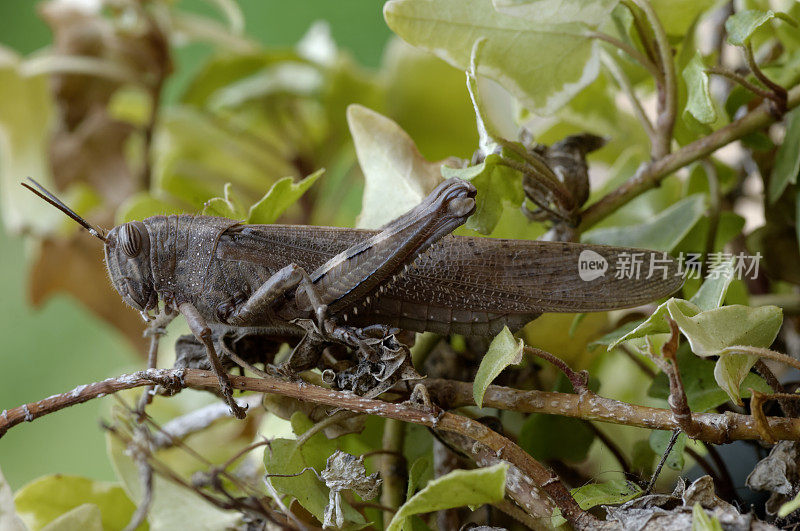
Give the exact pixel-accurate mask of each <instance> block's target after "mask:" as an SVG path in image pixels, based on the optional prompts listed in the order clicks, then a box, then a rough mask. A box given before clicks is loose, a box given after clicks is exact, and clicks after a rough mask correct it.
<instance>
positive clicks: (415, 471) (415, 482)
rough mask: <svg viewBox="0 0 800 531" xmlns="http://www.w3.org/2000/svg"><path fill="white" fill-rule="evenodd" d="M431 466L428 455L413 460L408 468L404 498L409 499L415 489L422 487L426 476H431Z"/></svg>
mask: <svg viewBox="0 0 800 531" xmlns="http://www.w3.org/2000/svg"><path fill="white" fill-rule="evenodd" d="M432 472H433V466H432V464H431V459H430V457H428V456H423V457H420V458H419V459H417V460H416V461H414V464H413V465H411V468H409V470H408V488H407V490H406V499H407V500H408V499H410V498H411V496H413V495H414V493H415V492H417V490H418V489H419V488H420V487H422V485H423V484H424V482H425V481H427V478H428V477H430V476H432Z"/></svg>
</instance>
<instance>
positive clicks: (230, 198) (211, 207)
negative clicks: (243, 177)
mask: <svg viewBox="0 0 800 531" xmlns="http://www.w3.org/2000/svg"><path fill="white" fill-rule="evenodd" d="M203 215H204V216H219V217H222V218H230V219H243V218H244V206H243V205H242V201H241V200H240V199H239V198H238V197H236V194H234V192H233V185H232V184H231V183H225V189H224V196H223V197H212V198H211V199H209V200H208V201H206V202H205V204H204V205H203Z"/></svg>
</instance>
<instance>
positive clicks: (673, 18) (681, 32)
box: [651, 0, 717, 37]
mask: <svg viewBox="0 0 800 531" xmlns="http://www.w3.org/2000/svg"><path fill="white" fill-rule="evenodd" d="M716 2H717V0H652V2H651V3H652V4H653V9H654V10H655V12H656V16H657V17H658V20H659V21H660V22H661V25H662V26H664V31H666V32H667V35H676V36H681V37H685V36H686V33H687V30H689V28H690V27H691V25H692V24H693V23H694V21H695V19H696V18H697V17H698V16H700V15H701V14H702V13H704V12H706V11H707V10H708V9H710V8H711V7H712V6H713V5H714V4H715V3H716Z"/></svg>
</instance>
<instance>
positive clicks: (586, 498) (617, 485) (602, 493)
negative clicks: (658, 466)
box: [570, 479, 642, 511]
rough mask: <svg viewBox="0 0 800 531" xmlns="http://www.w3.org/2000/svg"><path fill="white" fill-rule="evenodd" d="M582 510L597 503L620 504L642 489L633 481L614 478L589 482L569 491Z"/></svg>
mask: <svg viewBox="0 0 800 531" xmlns="http://www.w3.org/2000/svg"><path fill="white" fill-rule="evenodd" d="M570 492H571V493H572V497H573V498H575V501H576V502H578V505H580V506H581V509H583V510H584V511H586V510H588V509H591V508H592V507H597V506H598V505H620V504H622V503H625V502H626V501H630V500H632V499H634V498H638V497H639V496H640V495H641V494H642V489H641V488H640V487H639V486H638V485H637V484H636V483H634V482H633V481H625V480H623V479H615V480H612V481H607V482H605V483H591V484H589V485H584V486H582V487H578V488H576V489H572V490H571V491H570Z"/></svg>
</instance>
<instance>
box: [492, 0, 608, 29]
mask: <svg viewBox="0 0 800 531" xmlns="http://www.w3.org/2000/svg"><path fill="white" fill-rule="evenodd" d="M618 3H619V0H492V4H493V5H494V8H495V9H496V10H497V11H499V12H500V13H505V14H507V15H511V16H514V17H521V18H526V19H528V20H531V21H533V22H535V23H536V24H540V25H554V24H566V23H570V22H580V23H583V24H586V25H587V26H589V27H591V28H596V27H598V26H599V25H601V24H603V23H604V22H606V20H608V18H609V16H610V15H611V11H612V10H613V9H614V7H616V5H617V4H618Z"/></svg>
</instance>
